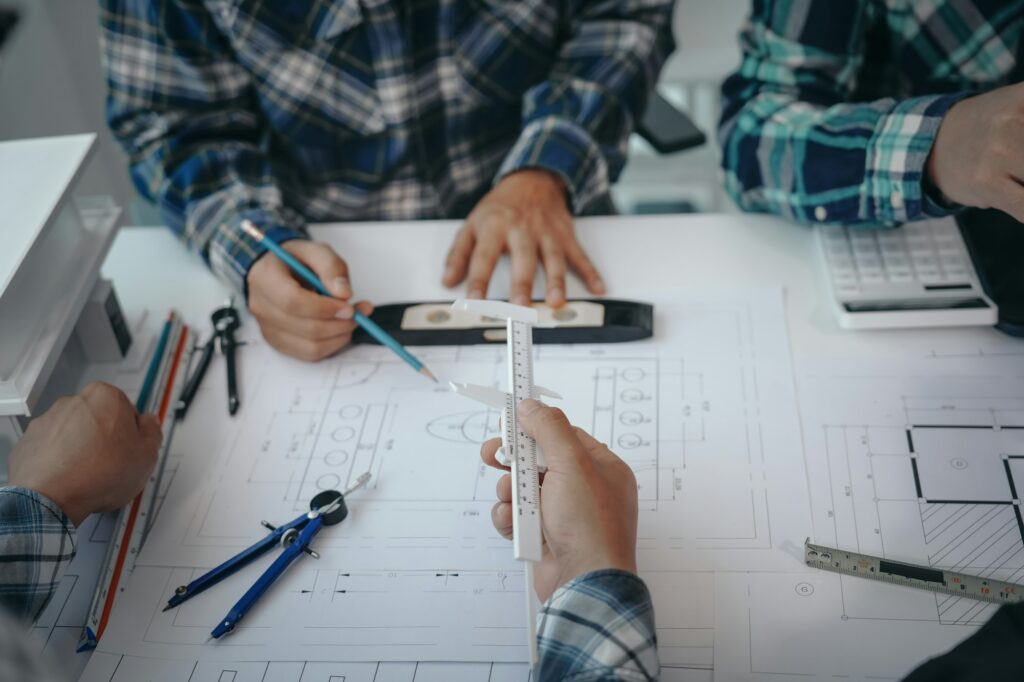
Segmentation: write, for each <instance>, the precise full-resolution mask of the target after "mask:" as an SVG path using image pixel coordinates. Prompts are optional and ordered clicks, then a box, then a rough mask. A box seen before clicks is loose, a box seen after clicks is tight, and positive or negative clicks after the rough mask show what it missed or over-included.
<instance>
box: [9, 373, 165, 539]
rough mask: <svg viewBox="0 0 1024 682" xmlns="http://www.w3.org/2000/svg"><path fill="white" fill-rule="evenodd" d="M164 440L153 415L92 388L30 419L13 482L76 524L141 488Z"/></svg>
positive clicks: (104, 388)
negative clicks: (46, 500)
mask: <svg viewBox="0 0 1024 682" xmlns="http://www.w3.org/2000/svg"><path fill="white" fill-rule="evenodd" d="M160 440H161V437H160V423H159V422H158V421H157V418H156V417H155V416H153V415H151V414H143V415H140V414H139V413H138V412H136V411H135V408H134V407H133V406H132V404H131V402H129V400H128V398H127V397H126V396H125V394H124V393H122V392H121V391H120V390H118V389H116V388H114V387H113V386H111V385H109V384H104V383H99V382H96V383H92V384H89V385H88V386H86V387H85V390H83V391H82V392H81V393H80V394H78V395H75V396H70V397H66V398H61V399H60V400H58V401H57V402H56V403H54V405H53V407H51V408H50V409H49V410H47V412H46V413H45V414H43V415H42V416H40V417H37V418H36V419H33V420H32V423H31V424H30V425H29V427H28V430H27V431H26V432H25V436H24V437H23V438H22V439H21V440H20V441H19V442H18V444H17V445H15V446H14V450H13V451H12V452H11V458H10V468H9V472H8V473H9V476H8V481H9V483H10V485H15V486H19V487H22V488H29V489H31V490H35V491H36V492H38V493H41V494H43V495H45V496H46V497H48V498H50V499H51V500H53V501H54V502H55V503H56V504H57V505H59V506H60V508H61V509H62V510H64V513H65V514H67V515H68V518H70V519H71V522H72V523H73V524H75V525H76V526H77V525H79V524H80V523H82V521H84V520H85V518H86V517H87V516H89V514H92V513H93V512H101V511H111V510H114V509H119V508H121V507H123V506H124V505H126V504H128V502H130V501H131V500H132V498H134V497H135V496H136V495H137V494H138V493H139V491H141V490H142V488H143V486H144V485H145V484H146V479H147V478H148V477H149V475H150V473H151V472H152V471H153V466H154V465H155V464H156V457H157V450H158V449H159V447H160Z"/></svg>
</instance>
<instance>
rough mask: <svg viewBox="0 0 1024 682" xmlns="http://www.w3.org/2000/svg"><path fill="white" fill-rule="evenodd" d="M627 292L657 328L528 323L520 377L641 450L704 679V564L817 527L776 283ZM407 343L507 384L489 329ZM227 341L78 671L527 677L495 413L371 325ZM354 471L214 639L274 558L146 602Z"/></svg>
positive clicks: (660, 556)
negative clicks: (531, 344) (230, 404)
mask: <svg viewBox="0 0 1024 682" xmlns="http://www.w3.org/2000/svg"><path fill="white" fill-rule="evenodd" d="M633 297H634V298H638V299H642V300H649V301H651V302H653V303H654V304H655V309H656V311H657V317H656V323H655V324H656V335H655V338H654V339H652V340H649V341H644V342H638V343H633V344H623V345H605V346H572V347H569V346H539V347H537V359H536V362H535V378H536V380H537V382H538V383H542V384H543V385H545V386H548V387H551V388H553V389H555V390H557V391H559V392H560V393H561V394H562V395H563V396H564V400H562V401H560V406H561V407H562V408H563V409H564V410H565V411H566V412H567V414H568V415H569V417H570V419H572V420H573V421H574V423H576V424H577V425H580V426H582V427H583V428H586V429H588V430H590V431H591V432H593V433H594V434H595V435H596V436H597V437H598V438H600V439H602V440H604V441H606V442H608V443H609V444H610V445H611V447H612V448H613V449H614V450H615V451H616V452H618V453H619V454H620V455H621V456H622V457H623V458H624V459H625V460H626V461H627V462H628V463H629V464H630V465H631V466H632V468H633V469H634V471H635V472H636V475H637V480H638V489H639V496H640V506H641V512H640V530H639V537H640V540H639V549H638V554H639V565H640V572H641V575H642V576H643V577H644V579H645V580H646V581H647V583H648V585H649V586H650V588H651V591H652V593H653V596H654V600H655V603H656V606H657V609H658V638H659V650H660V655H661V660H662V663H663V664H664V665H665V666H666V673H665V674H666V677H665V679H680V680H682V679H686V680H705V679H708V677H707V675H706V674H705V673H702V672H700V671H701V670H704V671H708V670H710V668H711V667H712V665H713V663H714V659H715V651H716V647H717V641H716V634H715V599H716V597H715V572H716V571H722V570H736V569H737V568H742V567H752V566H760V567H765V569H766V570H784V569H786V568H788V567H791V557H790V556H789V555H788V554H787V553H786V552H785V551H782V550H781V549H780V546H779V542H780V539H782V538H786V539H788V538H796V537H800V538H803V537H804V536H806V535H808V534H809V533H810V518H809V511H808V510H809V507H810V505H809V500H808V497H807V495H806V490H807V485H806V478H805V471H804V467H803V459H802V449H801V444H800V429H799V421H798V417H797V410H796V400H795V392H794V387H793V382H792V376H793V372H792V367H791V365H790V358H789V347H788V340H787V336H786V331H785V316H784V313H783V301H782V292H781V290H779V289H770V288H769V289H759V290H749V291H738V292H728V291H726V292H717V293H714V294H711V295H708V294H699V293H696V292H673V291H662V292H660V293H658V294H657V295H653V296H652V295H644V293H643V292H638V293H636V294H635V295H634V296H633ZM250 337H251V334H250ZM416 352H417V354H418V355H419V356H420V357H421V358H422V359H423V360H424V361H425V362H426V364H427V365H428V366H430V367H431V369H432V370H433V371H434V372H435V373H436V374H438V375H439V376H442V377H443V378H444V379H450V380H454V381H467V382H473V383H478V384H490V385H493V386H495V387H496V388H502V389H504V388H505V387H504V380H505V374H506V370H505V364H504V363H505V350H504V347H503V346H478V347H461V348H419V349H417V351H416ZM239 361H240V369H239V374H240V376H241V377H242V393H243V401H242V402H243V408H242V410H241V412H240V413H239V415H238V416H237V417H236V419H234V420H228V419H226V418H225V416H224V415H223V414H222V412H223V404H224V397H223V389H222V388H221V387H220V386H219V382H217V381H210V380H209V379H208V380H207V381H206V382H204V387H203V389H202V391H201V392H200V394H199V397H198V398H197V402H196V407H195V408H194V409H193V411H192V412H190V415H189V417H188V419H187V420H186V421H185V422H184V423H183V424H181V425H180V426H179V427H178V428H179V430H178V434H177V435H176V438H175V448H174V449H175V451H176V452H180V453H182V455H181V457H180V460H179V462H178V465H177V467H176V469H175V474H174V476H173V481H172V483H171V484H170V486H169V488H168V490H167V495H166V500H165V502H164V503H163V505H162V507H161V510H160V513H159V516H158V517H157V521H156V524H155V526H154V528H153V531H152V533H151V534H150V538H149V540H148V541H147V544H146V546H145V547H144V548H143V551H142V553H141V554H140V556H139V559H138V563H137V567H136V569H135V571H134V572H133V574H132V577H131V580H130V582H129V585H128V589H127V592H126V593H125V595H124V596H123V598H122V599H121V600H120V601H119V602H118V605H117V606H115V610H114V615H113V617H112V620H111V623H110V626H109V627H108V630H107V632H106V634H105V636H104V638H103V639H102V641H101V642H100V647H99V650H98V652H97V653H96V654H95V655H94V656H93V659H92V661H91V662H90V664H89V667H88V669H87V671H86V674H85V676H84V677H83V678H82V679H86V680H121V679H133V677H132V675H133V674H134V673H131V672H130V671H132V670H141V669H145V670H147V671H154V670H157V669H159V670H161V671H165V672H160V673H159V675H157V674H156V673H153V672H150V673H147V674H150V675H152V676H153V677H155V678H157V679H166V680H196V679H216V680H220V679H232V680H247V679H256V680H264V679H266V680H270V679H282V680H306V679H318V680H319V679H323V680H328V679H332V680H333V679H366V680H383V679H413V678H412V677H409V674H408V670H409V668H408V666H414V665H415V666H421V667H422V668H420V667H417V668H416V670H417V671H419V670H423V671H431V670H433V671H439V670H446V671H449V672H446V673H439V678H438V679H442V678H443V679H456V678H455V677H451V675H452V674H453V673H452V672H451V671H452V670H454V669H453V668H451V667H447V668H446V667H445V666H446V665H447V666H451V665H452V664H450V663H449V664H442V663H436V664H433V663H429V662H430V661H438V662H440V661H463V662H465V663H464V664H462V667H458V668H457V669H458V670H460V671H461V672H459V673H458V679H465V680H466V681H467V682H469V681H470V680H475V679H480V680H481V681H483V680H486V679H491V680H496V679H506V677H504V676H510V677H509V679H512V678H514V679H519V680H522V679H525V678H526V674H527V673H526V668H525V666H523V665H522V663H521V662H522V661H524V660H525V659H526V654H527V652H526V646H525V632H526V628H525V622H524V617H525V616H524V614H523V609H522V601H523V594H522V591H523V589H524V587H523V585H524V581H523V576H522V567H521V566H520V565H518V564H517V563H516V562H514V561H513V560H512V558H511V547H510V545H509V543H508V542H507V541H505V540H503V539H502V538H500V537H499V536H497V534H496V533H495V532H494V531H493V529H492V527H491V523H490V513H489V512H490V508H491V506H492V504H493V500H494V485H495V481H496V479H497V473H496V472H493V471H491V470H489V469H487V468H486V467H483V466H482V465H481V463H480V461H479V455H478V451H479V446H480V443H481V442H483V441H484V440H486V439H487V438H490V437H493V436H495V435H497V421H498V415H497V413H496V412H494V411H493V410H488V409H486V408H484V407H481V406H479V405H477V404H475V403H473V402H471V401H468V400H467V399H465V398H463V397H460V396H457V395H454V394H451V393H449V392H447V391H446V390H443V389H441V388H439V387H437V386H435V385H433V384H431V383H429V382H425V381H423V380H422V378H421V377H419V376H418V375H417V374H415V373H413V372H411V371H410V370H409V369H408V368H407V367H405V366H404V365H402V364H401V363H400V362H399V361H397V360H395V359H394V358H393V356H392V355H391V354H390V353H389V352H387V351H385V350H383V349H380V348H376V347H361V348H355V349H352V350H350V351H347V352H345V353H343V354H341V355H340V356H338V357H336V358H334V359H331V360H328V361H326V362H323V363H319V364H316V365H308V364H305V363H300V362H296V361H292V360H289V359H286V358H282V357H280V356H279V355H277V354H275V353H273V352H272V351H271V350H269V349H268V348H266V347H264V346H263V345H262V344H260V342H259V341H258V339H253V338H250V342H249V343H248V344H247V345H246V346H245V347H244V348H243V351H242V352H241V353H240V354H239ZM218 371H220V368H219V367H218V366H217V365H216V364H215V365H214V366H213V367H211V369H210V375H211V376H214V377H216V376H217V373H218ZM364 471H370V472H371V473H372V474H373V480H372V483H371V485H370V486H369V487H368V488H367V489H366V490H365V491H362V492H360V493H358V494H354V495H353V496H352V497H351V498H350V500H349V509H350V516H349V518H348V519H347V520H346V521H345V522H344V523H343V524H341V525H340V526H336V527H332V528H327V529H325V530H324V531H323V532H321V533H320V535H319V536H318V538H317V539H316V541H315V549H316V550H317V551H318V552H319V553H320V555H321V558H320V559H319V560H313V559H310V558H308V557H304V558H302V559H300V560H299V561H298V562H297V563H296V564H295V565H294V566H293V567H292V569H291V570H290V571H289V572H288V573H286V574H285V576H284V577H283V578H282V579H281V580H280V581H279V582H278V584H276V585H275V586H274V587H273V589H272V590H271V591H270V592H269V593H268V594H267V595H266V596H265V597H264V598H263V599H262V600H261V602H260V604H259V606H258V607H257V608H256V609H254V610H253V611H252V612H251V613H250V614H249V615H248V616H247V617H246V619H245V620H244V621H242V623H241V625H240V627H239V628H238V629H237V630H236V631H235V632H234V633H232V634H231V635H230V636H229V637H226V638H224V639H223V640H221V641H217V642H211V641H208V639H209V631H210V629H212V627H213V625H214V624H215V623H216V622H217V621H218V619H219V618H220V617H221V616H223V615H224V614H225V613H226V612H227V610H228V609H229V608H230V606H231V605H232V604H233V603H234V602H235V601H236V600H237V599H238V597H239V596H240V595H241V593H242V592H244V591H245V589H247V588H248V586H249V585H250V584H251V583H252V582H253V581H254V579H255V577H256V576H257V575H258V574H259V573H260V572H261V571H262V570H263V569H264V568H265V567H266V565H267V563H269V561H270V560H271V559H270V558H265V559H264V560H260V561H257V562H255V563H254V564H253V565H251V566H250V567H249V568H247V569H245V570H243V571H241V572H240V573H238V574H237V575H235V576H233V577H231V578H229V579H227V580H225V581H223V582H222V583H220V584H218V585H217V586H216V587H214V588H212V589H211V590H209V591H207V592H205V593H203V594H202V595H199V596H197V597H195V598H194V599H192V600H190V601H188V602H186V603H185V604H184V605H182V606H181V607H179V608H177V609H173V610H171V611H167V612H163V611H162V608H163V606H164V604H165V603H166V600H167V598H168V597H169V596H170V595H171V594H172V593H173V590H174V588H175V587H177V586H178V585H181V584H185V583H187V582H189V581H190V580H191V579H192V578H194V577H195V576H197V575H199V574H200V573H202V572H204V571H205V570H207V569H208V568H210V567H212V566H214V565H216V564H218V563H220V562H221V561H223V560H224V559H225V558H227V557H228V556H230V555H231V554H234V553H236V552H237V551H239V550H240V549H242V548H244V547H246V546H248V545H249V544H251V543H252V542H254V541H255V540H257V539H259V538H260V537H262V535H263V533H265V532H266V531H265V530H264V529H262V528H261V527H260V524H259V522H260V520H263V519H265V520H267V521H270V522H271V523H281V522H283V521H287V520H290V519H292V518H294V517H295V516H297V515H298V514H299V513H302V512H303V511H304V510H306V509H308V502H309V499H310V498H311V497H313V495H315V494H316V493H317V492H319V491H321V490H326V489H337V488H341V487H344V486H346V485H347V484H348V483H350V482H351V481H352V480H354V478H355V477H357V476H358V475H359V474H361V473H362V472H364ZM158 661H163V662H159V663H158ZM296 661H299V662H301V664H299V663H294V662H296ZM402 661H420V663H419V664H411V663H401V662H402ZM157 665H159V666H160V667H159V668H154V667H153V666H157ZM403 666H406V667H403ZM437 666H440V667H437ZM311 671H316V672H311ZM331 671H334V672H331ZM381 671H384V672H381ZM402 671H404V672H402ZM430 675H431V673H430V672H416V673H415V679H416V680H421V679H434V678H433V677H430ZM446 675H448V676H447V677H446Z"/></svg>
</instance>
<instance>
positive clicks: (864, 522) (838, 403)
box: [715, 353, 1024, 680]
mask: <svg viewBox="0 0 1024 682" xmlns="http://www.w3.org/2000/svg"><path fill="white" fill-rule="evenodd" d="M936 362H941V363H942V364H941V367H942V373H941V374H939V373H936V372H935V371H934V368H935V366H936V365H935V363H936ZM1000 366H1002V367H1005V361H1002V360H995V359H994V357H993V356H990V357H988V358H986V356H985V354H983V353H982V354H979V353H967V354H955V353H950V354H948V355H944V356H942V357H941V358H940V357H938V356H932V357H928V356H921V357H919V358H912V357H908V358H907V359H906V360H905V361H903V362H891V363H869V364H865V365H863V366H860V367H858V366H856V365H852V366H851V365H848V366H846V367H845V368H844V369H845V370H846V372H844V373H843V374H838V373H837V372H836V368H835V367H833V368H831V369H830V368H826V367H818V368H817V369H816V370H814V371H812V372H811V373H809V376H807V377H805V379H804V380H803V381H801V383H800V393H801V407H802V417H803V425H804V433H805V447H806V451H807V472H808V480H809V482H810V490H811V493H812V494H811V500H812V510H813V523H814V534H813V536H812V537H813V538H814V541H815V542H819V543H822V544H825V545H829V546H833V547H839V548H843V549H849V550H851V551H856V552H861V553H865V554H870V555H874V556H881V557H885V558H888V559H894V560H898V561H905V562H910V563H915V564H921V565H927V566H933V567H937V568H943V569H948V570H957V571H961V572H964V573H969V574H973V575H979V576H983V577H992V578H996V579H1001V580H1007V581H1011V582H1022V581H1024V521H1022V518H1021V507H1020V505H1021V497H1020V489H1021V485H1022V482H1024V457H1022V456H1024V386H1022V382H1021V377H1020V376H1018V375H1014V374H1013V373H1012V372H1011V373H1009V374H1006V373H1003V374H1000V373H999V372H998V371H997V370H998V367H1000ZM794 563H796V562H794ZM717 587H718V590H717V593H716V595H717V597H718V599H717V602H716V613H717V619H716V666H715V669H716V674H717V675H722V676H724V679H729V680H747V679H775V680H797V679H799V680H807V679H822V680H824V679H834V678H835V676H837V675H840V676H842V677H843V679H856V680H860V679H865V680H866V679H872V680H878V679H893V680H895V679H900V678H901V677H902V676H903V675H905V674H906V673H907V672H909V670H910V669H912V668H913V667H915V666H916V665H917V664H918V663H920V662H921V661H922V660H923V659H925V658H927V657H929V656H932V655H936V654H939V653H941V652H943V651H945V650H947V649H949V648H950V647H952V646H953V645H955V644H956V643H957V642H958V641H960V640H961V639H963V638H964V637H966V636H968V635H970V634H971V633H973V632H974V630H975V629H976V628H977V627H978V626H979V625H981V624H983V623H984V622H985V621H986V620H987V619H988V618H989V617H990V616H991V615H992V613H993V612H994V611H995V609H996V608H997V607H996V606H995V605H992V604H986V603H984V602H977V601H973V600H970V599H963V598H957V597H951V596H945V595H937V594H931V593H928V592H924V591H916V590H911V589H906V588H895V587H892V586H889V585H885V584H881V583H875V582H870V581H864V580H860V579H856V578H850V577H845V576H842V577H841V576H837V575H833V574H827V573H821V572H810V573H809V572H807V571H806V570H795V571H792V572H784V573H753V572H747V573H737V574H731V575H719V576H718V578H717ZM724 595H729V597H728V598H724ZM769 625H770V627H769ZM893 641H898V642H899V644H900V645H899V646H891V642H893ZM854 643H855V645H854ZM865 652H872V653H871V655H870V656H866V655H864V653H865Z"/></svg>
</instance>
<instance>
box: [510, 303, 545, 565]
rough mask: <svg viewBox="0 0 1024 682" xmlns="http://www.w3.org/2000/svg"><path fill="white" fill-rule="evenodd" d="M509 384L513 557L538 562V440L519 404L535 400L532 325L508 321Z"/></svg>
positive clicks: (540, 544)
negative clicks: (524, 425) (523, 423)
mask: <svg viewBox="0 0 1024 682" xmlns="http://www.w3.org/2000/svg"><path fill="white" fill-rule="evenodd" d="M507 346H508V377H509V378H508V385H509V397H508V401H509V407H508V414H509V415H510V416H511V419H506V420H505V431H506V434H505V442H506V443H507V444H508V445H507V447H508V448H509V450H510V451H509V452H507V453H506V455H507V457H508V459H509V462H510V468H511V469H512V489H513V490H514V491H515V494H514V495H513V496H512V554H513V556H514V557H515V558H516V559H518V560H519V561H531V562H534V563H536V562H539V561H540V560H541V547H542V545H543V542H544V539H543V534H542V532H541V525H540V467H539V464H540V463H539V461H538V452H537V441H535V440H534V439H533V438H531V437H530V436H528V435H526V433H525V432H524V431H523V430H522V429H520V428H519V419H518V418H517V416H516V411H517V409H518V407H519V403H520V401H523V400H526V399H527V398H534V397H535V396H536V391H535V390H534V387H533V325H531V324H530V323H529V322H523V321H521V320H514V319H512V318H509V320H508V342H507Z"/></svg>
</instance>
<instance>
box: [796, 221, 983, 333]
mask: <svg viewBox="0 0 1024 682" xmlns="http://www.w3.org/2000/svg"><path fill="white" fill-rule="evenodd" d="M815 230H816V232H817V239H818V244H819V246H820V248H821V256H822V262H823V263H824V266H825V271H826V277H827V279H828V282H829V285H830V290H831V291H830V293H831V296H832V298H833V300H834V301H835V303H836V312H837V314H838V316H839V324H840V326H842V327H844V328H846V329H896V328H909V327H964V326H991V325H994V324H995V323H996V319H997V317H998V312H999V311H998V309H997V307H996V305H995V303H993V302H992V300H991V299H989V298H988V296H986V295H985V292H984V290H983V289H982V287H981V284H980V282H979V280H978V275H977V273H976V272H975V270H974V264H973V263H972V262H971V257H970V255H969V254H968V252H967V247H966V245H965V244H964V240H963V238H962V237H961V236H960V230H959V228H958V227H957V225H956V222H955V221H954V220H953V219H952V218H944V219H938V220H924V221H920V222H914V223H908V224H906V225H904V226H903V227H900V228H897V229H891V230H886V229H865V228H850V227H839V226H832V225H820V226H817V227H816V228H815Z"/></svg>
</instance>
